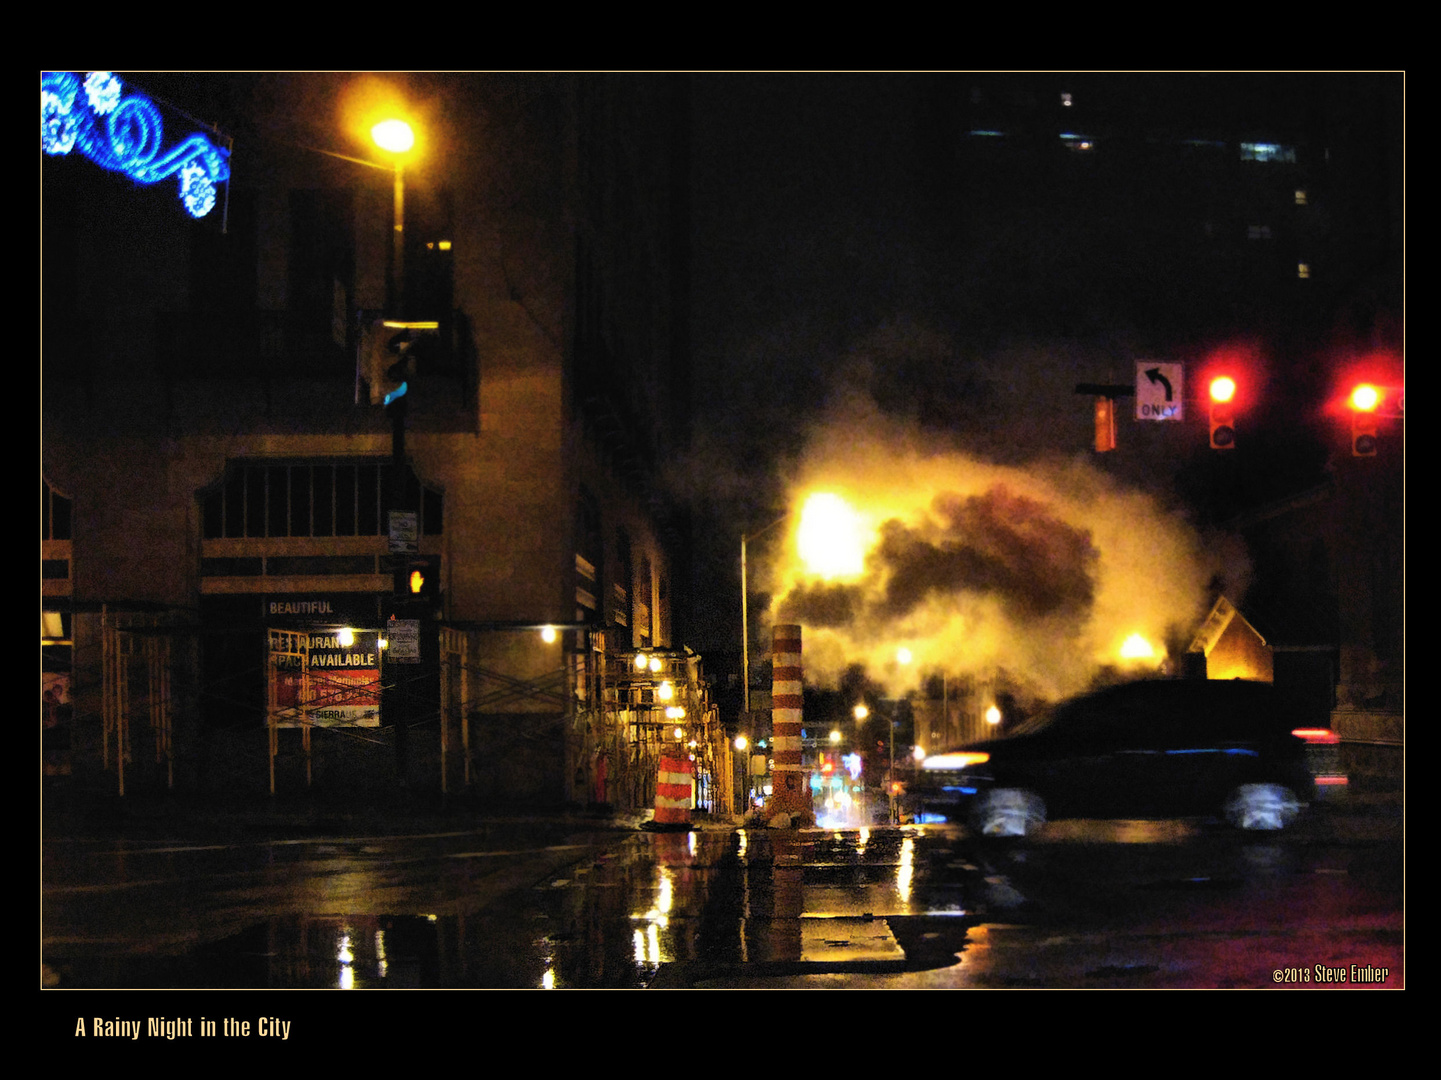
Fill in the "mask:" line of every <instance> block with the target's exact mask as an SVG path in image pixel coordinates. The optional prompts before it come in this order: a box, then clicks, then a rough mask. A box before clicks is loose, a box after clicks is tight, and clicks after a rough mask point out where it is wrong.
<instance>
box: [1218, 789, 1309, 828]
mask: <svg viewBox="0 0 1441 1080" xmlns="http://www.w3.org/2000/svg"><path fill="white" fill-rule="evenodd" d="M1300 813H1301V803H1300V801H1299V800H1298V799H1297V798H1296V796H1295V795H1293V794H1292V793H1291V791H1290V790H1289V789H1288V788H1285V787H1282V786H1281V785H1280V784H1242V785H1241V786H1240V787H1238V788H1237V789H1236V790H1235V791H1234V792H1233V793H1232V794H1231V797H1230V799H1228V800H1227V801H1226V821H1227V822H1228V823H1230V824H1231V825H1234V826H1235V827H1236V828H1238V829H1284V828H1286V826H1288V825H1290V824H1291V823H1292V822H1293V821H1295V820H1296V817H1297V815H1298V814H1300Z"/></svg>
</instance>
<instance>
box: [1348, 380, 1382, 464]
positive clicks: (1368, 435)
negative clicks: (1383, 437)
mask: <svg viewBox="0 0 1441 1080" xmlns="http://www.w3.org/2000/svg"><path fill="white" fill-rule="evenodd" d="M1346 403H1347V404H1348V405H1350V406H1351V453H1352V455H1353V456H1355V457H1375V456H1376V407H1377V406H1378V405H1380V404H1381V391H1380V390H1378V389H1377V388H1376V387H1374V386H1372V385H1371V384H1370V383H1361V384H1359V385H1358V386H1356V388H1355V389H1353V390H1352V391H1351V396H1350V397H1349V398H1348V399H1347V402H1346Z"/></svg>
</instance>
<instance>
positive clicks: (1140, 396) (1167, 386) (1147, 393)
mask: <svg viewBox="0 0 1441 1080" xmlns="http://www.w3.org/2000/svg"><path fill="white" fill-rule="evenodd" d="M1184 367H1185V365H1184V364H1158V363H1156V362H1155V361H1153V360H1137V361H1136V419H1137V420H1184V419H1185V418H1186V404H1185V399H1184V397H1183V396H1182V393H1181V374H1182V369H1183V368H1184Z"/></svg>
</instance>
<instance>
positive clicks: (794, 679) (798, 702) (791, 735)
mask: <svg viewBox="0 0 1441 1080" xmlns="http://www.w3.org/2000/svg"><path fill="white" fill-rule="evenodd" d="M801 674H802V672H801V628H800V627H799V626H796V625H794V624H790V623H782V624H779V625H776V626H773V627H771V736H772V740H773V742H772V754H771V756H772V757H773V758H774V760H775V775H774V776H773V777H772V778H771V785H772V786H771V792H772V794H771V800H770V809H771V810H773V811H775V812H777V813H779V812H785V813H788V814H802V815H805V814H809V813H810V810H811V788H810V780H809V777H807V775H806V772H805V770H804V769H803V768H802V767H801V721H802V717H803V712H802V705H803V699H802V696H801V681H802V679H801Z"/></svg>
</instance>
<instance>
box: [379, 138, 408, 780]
mask: <svg viewBox="0 0 1441 1080" xmlns="http://www.w3.org/2000/svg"><path fill="white" fill-rule="evenodd" d="M370 137H371V138H372V139H373V140H374V141H375V145H376V146H378V147H380V149H382V150H384V151H386V152H387V153H389V154H392V155H394V157H395V164H394V166H393V167H392V170H391V171H392V175H393V176H394V178H395V184H394V189H395V204H394V205H395V210H394V219H393V222H392V234H391V236H392V246H391V262H390V273H389V274H388V275H387V276H386V283H385V284H386V289H385V291H386V298H385V299H386V304H385V306H386V311H387V313H388V314H389V315H390V317H391V319H393V320H399V319H401V318H402V317H403V315H404V305H405V167H404V159H403V155H404V154H406V153H408V152H409V151H410V149H411V148H412V147H414V146H415V132H413V131H412V130H411V128H410V125H409V124H407V123H406V122H405V121H404V120H382V121H381V122H380V123H378V124H376V125H375V126H374V127H372V128H371V129H370ZM396 363H397V365H400V364H401V363H403V361H402V360H401V359H400V358H399V357H398V358H397V361H396ZM406 389H407V387H406V385H405V383H404V382H402V383H401V385H400V388H399V389H398V390H397V391H396V395H397V399H396V400H395V401H393V402H391V401H390V400H389V398H387V404H386V412H388V413H389V414H390V423H391V426H390V475H389V483H388V484H387V485H386V487H387V491H386V493H385V494H386V503H387V511H388V512H387V515H386V516H387V528H388V530H389V531H390V533H391V552H392V557H395V554H394V553H395V551H396V538H395V528H396V523H397V521H398V520H399V519H398V518H397V515H398V514H400V513H401V506H402V503H403V502H404V501H405V414H406V411H407V409H408V407H409V401H408V399H407V398H406V397H405V396H404V393H405V391H406ZM391 610H392V612H394V610H395V607H394V600H393V599H392V607H391ZM392 617H394V616H393V615H392ZM408 682H409V680H408V679H402V680H401V681H400V682H399V684H398V696H397V698H396V699H395V700H396V704H397V706H398V708H397V712H398V714H399V715H398V716H397V717H396V722H395V725H394V727H395V767H396V773H397V774H398V778H399V781H400V786H401V787H402V788H403V787H405V782H406V776H407V773H408V772H409V764H410V762H409V759H410V754H409V745H408V744H409V737H408V736H409V730H408V729H409V725H410V693H409V686H408V685H407V684H408Z"/></svg>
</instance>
